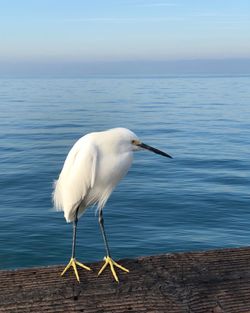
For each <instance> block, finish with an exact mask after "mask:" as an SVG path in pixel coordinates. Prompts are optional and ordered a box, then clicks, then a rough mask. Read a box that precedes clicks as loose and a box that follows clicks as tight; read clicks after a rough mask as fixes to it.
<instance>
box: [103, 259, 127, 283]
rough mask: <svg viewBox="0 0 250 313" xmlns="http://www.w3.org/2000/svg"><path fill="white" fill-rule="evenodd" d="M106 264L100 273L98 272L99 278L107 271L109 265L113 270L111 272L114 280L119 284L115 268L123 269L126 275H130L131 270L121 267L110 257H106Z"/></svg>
mask: <svg viewBox="0 0 250 313" xmlns="http://www.w3.org/2000/svg"><path fill="white" fill-rule="evenodd" d="M104 261H105V262H104V264H103V266H102V268H101V269H100V271H99V272H98V276H99V275H101V273H102V272H103V271H104V270H105V268H106V267H107V266H108V265H109V266H110V269H111V272H112V274H113V276H114V279H115V280H116V281H117V282H119V279H118V277H117V274H116V272H115V268H114V267H115V266H116V267H118V268H119V269H121V270H122V271H124V272H126V273H129V270H128V269H127V268H125V267H123V266H121V265H120V264H118V263H116V262H115V261H114V260H112V259H111V257H109V256H106V257H104Z"/></svg>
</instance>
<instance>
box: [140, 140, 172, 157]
mask: <svg viewBox="0 0 250 313" xmlns="http://www.w3.org/2000/svg"><path fill="white" fill-rule="evenodd" d="M137 146H139V147H141V148H143V149H146V150H149V151H152V152H154V153H156V154H160V155H162V156H164V157H167V158H170V159H172V157H171V155H169V154H167V153H166V152H163V151H161V150H158V149H156V148H153V147H151V146H148V145H146V144H145V143H143V142H141V143H138V144H137Z"/></svg>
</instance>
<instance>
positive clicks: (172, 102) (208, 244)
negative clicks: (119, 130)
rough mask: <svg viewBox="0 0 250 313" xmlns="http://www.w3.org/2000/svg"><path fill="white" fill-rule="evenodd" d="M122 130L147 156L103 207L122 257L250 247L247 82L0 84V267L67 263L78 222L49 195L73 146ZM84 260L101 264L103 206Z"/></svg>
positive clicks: (87, 220) (87, 224)
mask: <svg viewBox="0 0 250 313" xmlns="http://www.w3.org/2000/svg"><path fill="white" fill-rule="evenodd" d="M117 126H123V127H127V128H130V129H131V130H133V131H134V132H135V133H136V134H137V135H138V136H139V137H140V138H141V139H142V140H143V141H144V142H145V143H148V144H150V145H152V146H155V147H158V148H160V149H162V150H165V151H166V152H168V153H169V154H171V155H172V156H173V157H174V159H173V160H170V159H166V158H163V157H160V156H158V155H155V154H151V153H149V152H146V151H145V152H138V153H136V155H135V160H134V164H133V167H132V168H131V170H130V171H129V173H128V175H127V176H126V178H125V179H124V180H122V182H121V183H120V184H119V185H118V187H117V188H116V189H115V191H114V193H113V194H112V196H111V197H110V199H109V201H108V203H107V206H106V207H105V209H104V219H105V223H106V230H107V234H108V238H109V241H110V246H111V251H112V254H113V257H114V258H117V259H118V258H125V257H136V256H141V255H152V254H159V253H166V252H174V251H189V250H204V249H213V248H223V247H238V246H246V245H249V244H250V77H165V78H164V77H162V78H86V79H23V80H19V79H5V80H3V79H2V80H0V151H1V153H0V174H1V175H0V222H1V225H0V268H1V269H5V268H17V267H29V266H40V265H49V264H65V263H67V262H68V259H69V258H70V254H71V237H72V225H71V224H67V223H66V222H65V220H64V217H63V214H62V212H55V211H53V209H52V203H51V192H52V184H53V180H54V179H56V178H57V176H58V174H59V171H60V169H61V168H62V165H63V162H64V159H65V157H66V154H67V153H68V151H69V149H70V148H71V147H72V145H73V144H74V142H75V141H76V140H77V139H78V138H79V137H81V136H82V135H84V134H86V133H88V132H91V131H97V130H104V129H108V128H112V127H117ZM78 225H79V228H78V235H79V236H78V242H77V257H78V259H79V260H81V261H83V262H87V261H94V260H101V259H103V256H104V253H105V251H104V246H103V242H102V237H101V234H100V230H99V226H98V220H97V216H95V210H94V209H89V210H88V211H87V213H86V214H85V215H84V216H83V217H82V218H81V219H80V221H79V224H78Z"/></svg>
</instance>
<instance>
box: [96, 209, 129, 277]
mask: <svg viewBox="0 0 250 313" xmlns="http://www.w3.org/2000/svg"><path fill="white" fill-rule="evenodd" d="M99 224H100V228H101V232H102V237H103V240H104V244H105V249H106V253H107V256H106V257H104V261H105V262H104V264H103V266H102V268H101V269H100V271H99V272H98V276H99V275H101V273H102V272H103V271H104V270H105V268H106V267H107V265H109V266H110V269H111V272H112V274H113V276H114V279H115V280H116V281H117V282H119V279H118V277H117V274H116V272H115V266H116V267H118V268H119V269H121V270H123V271H124V272H127V273H128V272H129V270H128V269H126V268H125V267H123V266H121V265H119V264H118V263H116V262H115V261H114V260H112V258H111V255H110V250H109V245H108V240H107V236H106V232H105V228H104V220H103V216H102V209H100V210H99Z"/></svg>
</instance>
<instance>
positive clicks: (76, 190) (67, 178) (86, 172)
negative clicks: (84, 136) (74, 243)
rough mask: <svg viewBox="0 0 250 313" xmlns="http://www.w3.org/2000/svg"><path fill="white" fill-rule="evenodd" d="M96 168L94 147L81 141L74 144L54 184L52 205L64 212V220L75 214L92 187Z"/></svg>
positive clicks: (95, 150) (95, 149)
mask: <svg viewBox="0 0 250 313" xmlns="http://www.w3.org/2000/svg"><path fill="white" fill-rule="evenodd" d="M96 166H97V148H96V147H95V145H93V144H92V143H91V142H81V140H79V141H78V142H76V144H75V145H74V146H73V148H72V149H71V151H70V152H69V154H68V156H67V158H66V160H65V163H64V166H63V169H62V172H61V174H60V176H59V179H58V181H57V182H56V183H55V191H54V204H55V207H56V208H57V209H58V210H63V211H64V213H65V218H66V219H67V216H68V217H69V216H71V215H72V213H74V212H75V210H76V208H77V207H78V206H79V204H80V203H81V202H82V201H83V200H84V197H85V196H86V195H87V194H88V192H89V190H90V188H92V187H93V186H94V183H95V178H96ZM72 211H73V212H72ZM69 220H71V219H69Z"/></svg>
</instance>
